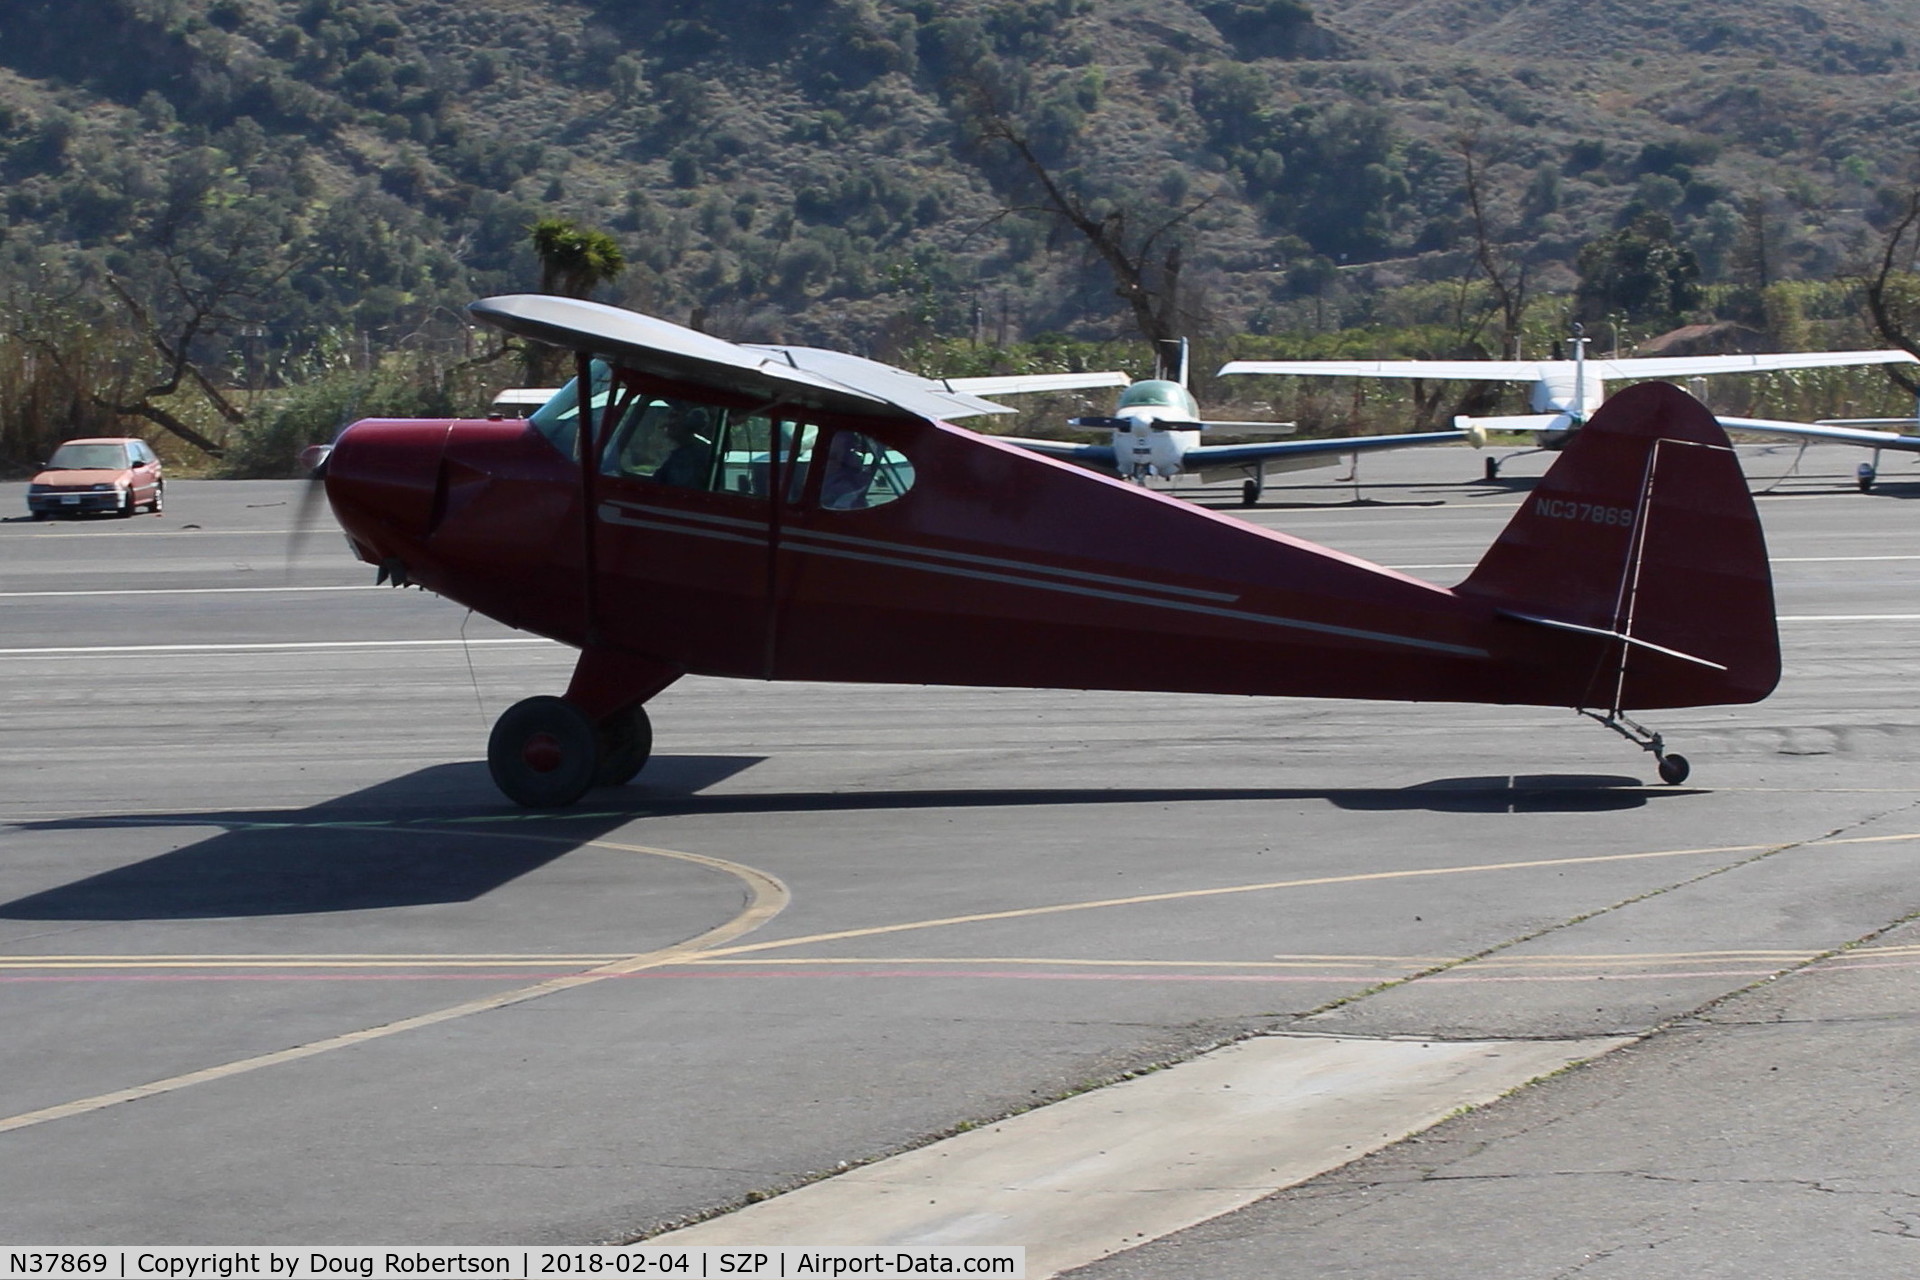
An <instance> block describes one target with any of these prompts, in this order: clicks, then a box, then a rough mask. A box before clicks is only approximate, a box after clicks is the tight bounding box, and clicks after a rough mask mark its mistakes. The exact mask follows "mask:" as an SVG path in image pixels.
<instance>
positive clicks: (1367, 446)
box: [1181, 431, 1467, 471]
mask: <svg viewBox="0 0 1920 1280" xmlns="http://www.w3.org/2000/svg"><path fill="white" fill-rule="evenodd" d="M1466 438H1467V433H1466V432H1464V431H1416V432H1414V433H1412V434H1411V435H1398V436H1333V437H1330V438H1328V439H1324V440H1275V441H1272V442H1269V443H1262V444H1202V445H1195V446H1194V447H1193V448H1191V449H1189V450H1187V451H1186V453H1185V454H1184V455H1182V457H1181V464H1182V465H1183V466H1184V467H1186V468H1187V469H1188V470H1189V471H1192V470H1199V469H1203V468H1211V467H1227V466H1242V465H1246V464H1249V463H1254V462H1265V461H1268V460H1270V459H1280V458H1302V457H1309V456H1312V455H1314V454H1321V455H1326V454H1335V455H1340V456H1345V455H1346V454H1349V453H1372V452H1374V451H1376V450H1380V449H1404V448H1407V447H1408V446H1410V445H1419V444H1449V443H1453V442H1457V441H1462V440H1465V439H1466Z"/></svg>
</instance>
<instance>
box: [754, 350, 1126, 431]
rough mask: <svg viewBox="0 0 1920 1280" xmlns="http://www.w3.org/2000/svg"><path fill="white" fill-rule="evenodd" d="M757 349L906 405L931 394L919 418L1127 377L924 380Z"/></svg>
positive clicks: (962, 414) (854, 362)
mask: <svg viewBox="0 0 1920 1280" xmlns="http://www.w3.org/2000/svg"><path fill="white" fill-rule="evenodd" d="M742 345H743V346H746V347H748V348H750V349H752V350H755V351H771V352H774V353H776V354H778V355H780V356H783V357H785V358H786V359H787V360H788V361H790V362H791V363H792V364H793V365H794V366H795V367H797V368H801V369H807V370H810V371H812V372H814V373H821V374H825V375H826V376H827V377H829V378H833V379H834V380H836V381H838V382H844V383H847V384H848V385H851V386H857V387H862V388H864V389H867V390H880V391H881V392H882V393H883V394H885V395H886V396H887V398H888V399H890V400H892V401H893V402H894V403H896V404H900V405H901V407H902V408H907V407H909V406H908V405H906V404H905V403H904V399H903V398H921V399H928V398H930V407H932V406H938V411H937V412H925V411H917V412H921V416H923V417H929V418H940V419H943V420H945V421H947V422H953V421H955V420H957V419H960V418H973V417H978V416H980V415H981V414H986V413H1013V412H1015V411H1014V410H1013V409H1010V408H1008V407H1007V406H1006V405H1003V404H995V403H994V402H993V401H991V400H983V399H981V398H980V397H982V396H990V395H999V396H1011V395H1023V394H1028V393H1031V392H1036V391H1072V390H1076V389H1078V388H1081V387H1124V386H1126V385H1127V382H1128V381H1129V379H1128V378H1127V375H1126V374H1124V373H1121V372H1119V371H1117V370H1115V371H1110V372H1109V371H1102V372H1099V373H1021V374H1007V375H1004V376H995V377H980V378H923V377H921V376H920V375H919V374H917V373H908V372H907V371H906V370H905V369H898V368H895V367H894V366H893V365H890V364H882V363H880V362H879V361H878V360H868V359H866V358H865V357H863V356H854V355H848V354H847V353H846V352H844V351H830V350H826V349H824V348H821V347H786V346H774V345H771V344H765V345H763V344H761V343H743V344H742Z"/></svg>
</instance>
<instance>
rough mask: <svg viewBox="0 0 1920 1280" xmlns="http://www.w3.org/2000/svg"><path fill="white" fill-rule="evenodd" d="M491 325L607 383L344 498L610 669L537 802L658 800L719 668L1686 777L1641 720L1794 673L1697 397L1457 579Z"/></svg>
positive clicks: (763, 368)
mask: <svg viewBox="0 0 1920 1280" xmlns="http://www.w3.org/2000/svg"><path fill="white" fill-rule="evenodd" d="M472 311H473V314H474V315H475V316H477V317H478V318H479V319H481V320H483V321H485V322H487V323H489V324H493V325H496V326H498V327H499V328H502V329H504V330H506V331H508V332H510V333H514V334H518V335H520V336H522V337H526V338H531V339H535V340H539V341H543V342H549V343H554V344H558V345H561V346H565V347H567V348H570V349H571V350H572V351H573V352H574V353H575V367H576V377H575V380H574V382H573V383H572V384H570V387H569V388H568V389H567V390H566V391H563V392H562V393H561V394H560V395H558V396H556V397H555V399H554V400H553V401H551V402H550V403H548V404H547V405H546V406H544V407H543V408H542V409H540V410H539V411H538V412H537V413H535V414H534V416H533V417H532V418H531V419H530V420H526V421H519V420H510V421H502V420H490V421H489V420H453V421H446V420H431V421H421V420H369V421H363V422H359V423H356V424H354V425H353V426H351V427H349V428H348V429H347V430H346V431H345V432H344V433H342V435H341V436H340V437H339V439H338V441H337V442H336V443H335V445H334V448H333V450H332V453H331V455H330V456H329V457H328V459H327V462H326V466H325V468H324V484H325V488H326V493H327V496H328V499H329V500H330V502H331V504H332V506H333V509H334V512H335V514H336V515H337V517H338V518H339V521H340V523H341V525H342V527H343V528H344V529H345V530H346V533H347V535H348V538H349V540H350V542H351V544H352V546H353V548H354V550H355V552H356V553H357V554H358V555H359V557H360V558H361V559H362V560H364V561H366V562H367V563H368V564H371V565H374V566H377V567H379V568H380V570H381V571H382V574H383V577H386V578H390V579H397V580H399V581H403V582H407V583H411V584H414V585H418V586H422V587H425V588H426V589H428V590H431V591H435V592H437V593H439V594H441V595H444V596H447V597H448V598H450V599H453V600H456V601H458V602H460V603H461V604H464V605H467V606H469V607H471V608H473V609H476V610H478V611H480V612H482V613H485V614H487V615H489V616H491V617H494V618H497V619H499V620H500V621H502V622H505V623H507V624H508V625H510V626H514V627H519V628H523V629H526V630H529V631H533V632H537V633H539V634H541V635H545V636H549V637H551V638H553V639H555V640H559V641H562V642H564V643H566V644H569V645H572V646H574V647H576V648H578V649H579V650H580V657H579V659H578V662H577V665H576V667H575V670H574V674H573V679H572V681H571V683H570V684H569V686H568V688H567V690H566V691H565V693H564V695H562V696H558V697H553V696H547V697H537V698H530V699H527V700H525V701H523V702H520V703H517V704H515V705H514V706H513V707H511V708H509V709H508V710H507V711H506V712H505V714H503V715H502V716H501V717H500V719H499V721H498V723H497V724H496V725H495V727H494V730H493V733H492V736H491V739H490V741H489V743H488V751H487V761H488V766H489V768H490V769H491V771H492V774H493V777H494V779H495V781H496V782H497V783H498V784H499V786H500V788H501V790H502V791H503V792H505V793H506V794H507V795H508V796H509V797H511V798H512V799H514V800H516V801H518V802H519V803H521V804H525V805H532V806H543V807H545V806H563V805H567V804H571V803H572V802H573V801H575V800H577V799H578V798H579V797H580V796H581V795H582V794H584V793H585V792H586V791H587V790H588V789H589V788H590V787H593V786H596V785H610V784H618V783H622V782H625V781H627V780H629V779H630V778H632V777H633V776H634V775H635V774H637V773H638V772H639V771H640V770H641V769H642V768H643V767H644V765H645V764H646V761H647V757H648V754H649V752H650V751H651V747H652V736H653V735H652V729H651V725H650V722H649V719H648V716H647V712H646V703H647V702H648V701H649V700H650V699H651V698H653V697H654V696H655V695H656V694H658V693H659V692H660V691H661V690H663V689H665V688H667V687H668V686H669V685H671V684H672V683H673V682H674V681H675V680H677V679H679V678H680V677H681V676H683V675H687V674H697V675H716V676H733V677H745V678H756V679H767V680H822V681H825V680H831V681H862V682H885V683H900V684H955V685H1001V686H1024V687H1031V688H1053V687H1057V688H1074V689H1087V688H1098V689H1142V690H1144V689H1159V690H1170V691H1183V692H1204V693H1234V694H1267V695H1285V696H1305V697H1339V698H1372V699H1397V700H1405V701H1450V702H1484V703H1510V704H1528V705H1543V706H1562V707H1569V708H1573V709H1576V710H1579V711H1582V712H1583V713H1585V714H1588V715H1592V716H1594V717H1595V718H1597V719H1599V720H1601V721H1602V722H1603V723H1605V724H1607V725H1608V726H1609V727H1611V728H1613V729H1614V730H1616V731H1617V732H1620V733H1621V734H1623V735H1625V736H1627V737H1628V738H1629V739H1631V740H1632V741H1634V742H1636V743H1637V744H1639V745H1640V746H1642V747H1643V748H1645V749H1646V750H1648V751H1650V752H1652V753H1653V754H1654V755H1655V757H1656V759H1657V760H1658V762H1659V766H1660V773H1661V776H1662V777H1663V778H1665V779H1666V780H1667V781H1669V782H1678V781H1681V780H1682V779H1684V778H1685V776H1686V774H1687V763H1686V761H1685V760H1684V759H1682V758H1681V757H1680V756H1677V755H1672V754H1669V753H1667V752H1666V751H1665V748H1664V744H1663V743H1662V741H1661V738H1660V736H1659V735H1658V734H1654V733H1651V732H1649V731H1647V730H1645V729H1642V728H1641V727H1640V726H1638V725H1637V724H1635V723H1634V722H1633V721H1632V720H1631V719H1630V718H1629V717H1628V715H1627V713H1628V712H1630V711H1639V710H1645V709H1653V708H1660V707H1684V706H1701V705H1711V704H1721V703H1744V702H1754V701H1758V700H1759V699H1761V698H1763V697H1765V696H1766V695H1767V694H1768V693H1769V692H1770V691H1771V690H1772V689H1773V687H1774V684H1775V682H1776V680H1777V678H1778V675H1779V646H1778V640H1777V636H1776V632H1775V625H1774V614H1773V594H1772V584H1771V579H1770V576H1769V572H1768V566H1767V556H1766V548H1765V545H1764V543H1763V540H1762V537H1761V532H1760V525H1759V520H1758V518H1757V516H1756V515H1755V512H1754V508H1753V503H1752V500H1751V498H1750V497H1749V496H1748V493H1747V487H1746V484H1745V481H1744V479H1743V478H1742V476H1741V474H1740V470H1739V467H1738V465H1737V463H1736V462H1735V460H1734V456H1733V452H1732V450H1731V448H1730V447H1729V445H1728V443H1727V439H1726V436H1725V434H1724V432H1722V430H1721V429H1720V427H1719V425H1718V424H1717V423H1716V422H1715V421H1714V419H1713V416H1712V415H1711V414H1710V413H1708V412H1707V411H1706V410H1705V409H1704V408H1703V407H1702V406H1700V405H1699V403H1698V402H1696V401H1694V400H1693V399H1691V398H1690V397H1688V396H1687V395H1686V393H1684V392H1682V391H1680V390H1678V389H1677V388H1675V387H1672V386H1669V385H1666V384H1661V383H1649V384H1644V385H1641V386H1636V387H1633V388H1630V389H1629V390H1627V391H1625V392H1622V393H1620V394H1619V395H1616V396H1614V397H1613V398H1612V399H1610V400H1609V401H1608V402H1607V403H1606V404H1605V405H1604V406H1603V407H1602V408H1601V409H1600V411H1599V412H1598V413H1596V414H1595V415H1594V417H1593V419H1592V420H1591V422H1589V423H1588V424H1587V427H1586V429H1585V430H1583V431H1581V432H1580V433H1579V434H1578V435H1577V437H1576V438H1575V439H1574V440H1573V441H1572V442H1571V443H1570V444H1569V445H1568V446H1567V448H1566V450H1565V452H1564V453H1562V455H1561V456H1560V457H1559V459H1558V460H1557V461H1556V462H1555V464H1554V466H1553V468H1552V469H1551V470H1550V471H1549V472H1548V473H1547V475H1546V477H1545V478H1544V479H1543V480H1542V481H1541V483H1540V485H1539V487H1538V488H1537V489H1536V490H1534V492H1533V493H1532V494H1531V495H1530V496H1529V497H1528V498H1527V500H1526V501H1525V503H1524V504H1523V505H1522V506H1521V507H1520V509H1519V510H1518V511H1517V512H1516V513H1515V515H1514V516H1513V518H1512V520H1511V522H1510V523H1509V524H1508V526H1507V528H1506V530H1505V531H1504V532H1503V533H1502V534H1501V535H1500V538H1499V539H1498V541H1496V542H1495V543H1494V545H1493V547H1492V548H1491V549H1490V550H1489V551H1488V552H1487V554H1486V556H1485V558H1484V559H1483V560H1482V561H1481V563H1480V565H1479V566H1478V567H1477V568H1476V569H1475V570H1474V572H1473V573H1472V574H1471V575H1470V576H1469V577H1468V578H1467V579H1466V581H1464V582H1462V583H1461V584H1460V585H1458V586H1457V587H1453V588H1443V587H1437V586H1434V585H1432V584H1429V583H1426V582H1423V581H1420V580H1417V579H1414V578H1411V577H1408V576H1406V575H1404V574H1401V573H1397V572H1395V571H1393V570H1390V569H1385V568H1381V567H1379V566H1376V565H1372V564H1368V563H1366V562H1364V561H1362V560H1358V559H1356V558H1354V557H1351V556H1347V555H1344V554H1341V553H1339V552H1337V551H1331V550H1328V549H1326V548H1323V547H1318V546H1315V545H1313V544H1311V543H1308V542H1305V541H1302V540H1300V539H1297V538H1292V537H1289V536H1287V535H1285V534H1281V533H1276V532H1272V531H1269V530H1266V529H1262V528H1259V527H1256V526H1254V525H1251V524H1246V523H1243V522H1241V521H1238V520H1235V519H1232V518H1230V517H1227V516H1224V515H1221V514H1218V513H1216V512H1212V511H1208V510H1205V509H1202V508H1199V507H1195V506H1191V505H1188V504H1185V503H1181V502H1178V501H1176V500H1174V499H1171V498H1168V497H1165V496H1163V495H1161V494H1158V493H1155V492H1152V491H1149V490H1146V489H1142V488H1140V487H1138V486H1135V485H1128V484H1125V483H1122V482H1121V481H1120V480H1118V479H1117V478H1112V477H1107V476H1101V475H1098V474H1095V473H1092V472H1089V471H1086V470H1083V469H1081V468H1078V467H1074V466H1071V465H1068V464H1065V463H1060V462H1056V461H1054V460H1052V459H1049V458H1045V457H1041V456H1038V455H1036V454H1033V453H1030V452H1027V451H1025V450H1022V449H1019V448H1015V447H1012V446H1008V445H1004V444H1001V443H999V442H997V441H996V440H994V439H993V438H991V437H986V436H980V435H976V434H974V433H972V432H969V431H965V430H962V429H960V428H958V427H953V426H949V425H947V422H946V421H945V419H946V417H949V416H960V415H961V414H963V413H978V412H986V411H990V410H991V409H993V408H996V407H997V406H993V405H992V404H991V403H990V402H983V401H981V400H979V399H978V397H977V396H975V395H974V394H972V393H971V392H969V391H961V390H956V389H955V388H954V387H951V386H949V385H948V384H946V383H943V382H940V381H938V380H934V379H925V378H918V377H916V376H915V375H912V374H908V373H906V372H904V371H902V370H898V369H892V368H890V367H887V366H881V365H875V364H873V362H871V361H863V360H858V359H855V358H853V357H845V356H839V355H837V353H831V352H825V353H822V352H811V351H809V350H808V349H805V348H779V347H745V346H738V345H735V344H732V343H728V342H723V341H721V340H719V339H717V338H713V337H710V336H708V335H705V334H700V333H695V332H693V331H691V330H687V329H683V328H680V327H679V326H676V325H672V324H668V323H667V322H665V321H661V320H657V319H654V318H651V317H647V316H641V315H637V314H635V313H633V312H629V311H623V310H620V309H617V308H613V307H607V306H602V305H600V304H597V303H592V302H582V301H577V300H572V299H565V298H554V297H545V296H536V295H517V296H511V297H504V298H490V299H487V300H485V301H482V302H479V303H476V304H474V306H473V308H472ZM983 404H984V405H985V408H982V407H981V406H982V405H983ZM583 442H584V445H583ZM1194 650H1201V651H1204V652H1206V654H1207V655H1208V660H1207V661H1206V662H1204V663H1187V664H1150V663H1141V662H1139V661H1138V660H1137V655H1138V654H1139V653H1141V652H1155V651H1194Z"/></svg>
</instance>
